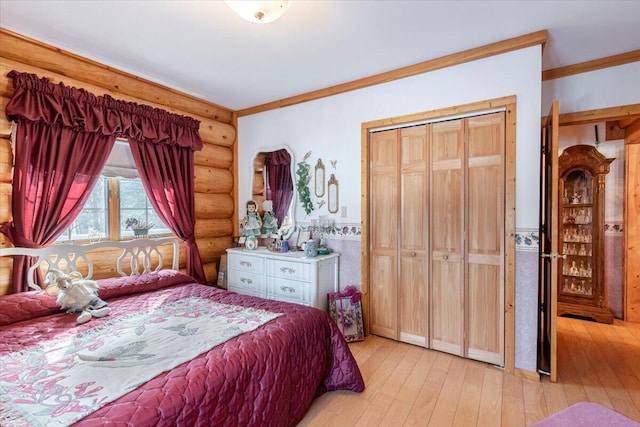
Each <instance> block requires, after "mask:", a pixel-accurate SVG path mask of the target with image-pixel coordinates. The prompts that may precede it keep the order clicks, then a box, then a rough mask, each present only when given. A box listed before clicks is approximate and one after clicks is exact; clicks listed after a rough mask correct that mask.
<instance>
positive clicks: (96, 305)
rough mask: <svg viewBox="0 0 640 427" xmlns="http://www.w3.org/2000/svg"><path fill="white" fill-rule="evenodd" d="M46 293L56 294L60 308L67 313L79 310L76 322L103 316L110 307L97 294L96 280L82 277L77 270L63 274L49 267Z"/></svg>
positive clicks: (107, 312)
mask: <svg viewBox="0 0 640 427" xmlns="http://www.w3.org/2000/svg"><path fill="white" fill-rule="evenodd" d="M45 278H46V282H47V284H48V285H47V288H46V289H45V290H46V292H47V294H48V295H52V296H57V297H58V298H57V303H58V304H60V308H62V309H63V310H65V309H66V311H67V313H74V312H80V314H79V315H78V318H77V319H76V323H78V324H79V325H80V324H83V323H86V322H88V321H89V320H91V318H92V317H104V316H106V315H107V314H109V312H110V311H111V309H110V308H109V307H107V303H106V302H105V301H103V300H102V299H100V297H99V296H98V282H96V281H94V280H88V279H83V278H82V275H81V274H80V273H78V272H77V271H73V272H71V273H69V274H65V273H63V272H61V271H60V270H55V269H49V271H48V272H47V275H46V277H45Z"/></svg>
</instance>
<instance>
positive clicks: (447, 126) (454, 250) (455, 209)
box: [429, 120, 466, 356]
mask: <svg viewBox="0 0 640 427" xmlns="http://www.w3.org/2000/svg"><path fill="white" fill-rule="evenodd" d="M431 126H432V134H431V191H430V198H429V207H430V214H431V218H430V219H431V221H430V231H429V233H430V236H431V248H430V252H431V254H430V261H431V283H430V287H431V292H430V293H431V295H430V347H431V348H433V349H436V350H441V351H445V352H447V353H452V354H456V355H458V356H463V355H464V319H465V315H464V314H465V311H464V309H465V306H464V296H465V295H464V279H465V274H464V266H465V248H464V236H463V232H464V205H465V188H464V182H465V167H464V165H465V163H466V162H465V143H464V141H465V139H464V137H465V132H464V120H451V121H446V122H440V123H433V124H432V125H431Z"/></svg>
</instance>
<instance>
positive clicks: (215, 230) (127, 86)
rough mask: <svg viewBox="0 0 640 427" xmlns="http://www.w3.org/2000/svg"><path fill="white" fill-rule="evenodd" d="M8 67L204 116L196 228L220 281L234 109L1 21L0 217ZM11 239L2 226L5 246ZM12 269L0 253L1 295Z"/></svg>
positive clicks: (7, 177)
mask: <svg viewBox="0 0 640 427" xmlns="http://www.w3.org/2000/svg"><path fill="white" fill-rule="evenodd" d="M11 70H16V71H19V72H27V73H34V74H37V75H38V76H39V77H47V78H49V79H50V80H51V81H52V82H53V83H59V82H64V84H65V85H67V86H74V87H77V88H82V89H86V90H87V91H89V92H91V93H93V94H94V95H105V94H108V95H110V96H112V97H113V98H116V99H120V100H123V101H130V102H136V103H139V104H145V105H149V106H151V107H156V108H161V109H163V110H166V111H169V112H171V113H175V114H180V115H184V116H190V117H193V118H194V119H197V120H199V121H200V137H201V138H202V141H203V143H204V147H203V149H202V150H201V151H196V152H195V156H194V162H195V192H196V194H195V206H196V227H195V234H196V241H197V244H198V248H199V249H200V254H201V256H202V262H203V264H204V270H205V273H206V275H207V282H208V283H209V284H213V283H215V282H216V280H217V271H218V270H217V265H218V262H219V259H220V255H222V254H223V253H224V252H225V249H226V248H228V247H230V246H231V243H232V236H233V233H234V208H235V202H234V196H233V195H234V194H235V191H236V189H235V182H234V173H233V164H234V153H235V147H234V145H235V143H236V128H235V124H234V114H233V111H232V110H229V109H227V108H224V107H221V106H218V105H215V104H213V103H210V102H207V101H204V100H201V99H198V98H195V97H193V96H190V95H187V94H183V93H180V92H178V91H176V90H173V89H170V88H167V87H164V86H160V85H158V84H156V83H153V82H150V81H147V80H144V79H142V78H139V77H137V76H134V75H132V74H128V73H125V72H122V71H119V70H116V69H114V68H112V67H108V66H105V65H102V64H99V63H97V62H94V61H91V60H89V59H86V58H83V57H80V56H78V55H75V54H72V53H70V52H65V51H62V50H61V49H58V48H56V47H54V46H49V45H46V44H43V43H41V42H38V41H35V40H32V39H29V38H26V37H24V36H21V35H19V34H16V33H13V32H11V31H8V30H5V29H2V28H0V109H1V110H2V113H1V114H0V223H3V222H7V221H11V219H12V216H11V189H12V185H11V184H12V182H11V181H12V168H13V154H12V150H11V143H10V134H11V124H10V123H9V121H8V119H7V117H6V115H5V114H4V112H5V107H6V105H7V103H8V102H9V99H10V98H11V95H12V94H13V82H12V80H11V79H10V78H8V77H7V74H8V73H9V72H10V71H11ZM10 246H11V244H10V243H9V241H8V240H7V239H6V238H5V236H4V235H2V234H0V247H10ZM180 252H181V254H180V255H181V256H180V267H181V269H184V268H185V254H184V247H183V245H181V251H180ZM105 255H106V254H105ZM105 258H107V257H105ZM105 264H107V263H105ZM108 264H109V265H100V263H99V262H96V265H95V267H96V274H95V278H102V277H103V276H104V277H108V276H109V275H112V265H110V264H111V263H108ZM10 277H11V258H8V257H0V295H2V294H5V293H7V292H8V290H9V289H11V283H10V280H11V279H10Z"/></svg>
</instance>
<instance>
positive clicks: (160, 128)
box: [0, 71, 204, 291]
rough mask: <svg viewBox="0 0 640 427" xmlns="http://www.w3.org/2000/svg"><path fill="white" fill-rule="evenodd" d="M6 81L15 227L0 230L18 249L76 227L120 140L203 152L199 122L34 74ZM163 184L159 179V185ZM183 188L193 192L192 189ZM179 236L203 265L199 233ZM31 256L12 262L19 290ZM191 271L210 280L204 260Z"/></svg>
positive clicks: (42, 243)
mask: <svg viewBox="0 0 640 427" xmlns="http://www.w3.org/2000/svg"><path fill="white" fill-rule="evenodd" d="M8 77H10V78H12V79H13V86H14V93H13V96H12V98H11V100H10V101H9V103H8V104H7V107H6V114H7V117H8V118H9V119H10V120H13V121H14V122H16V124H17V126H16V133H15V135H16V139H15V146H16V158H15V168H14V177H13V185H14V188H13V194H12V201H13V207H12V208H13V222H10V223H4V224H2V225H1V226H0V232H2V233H3V234H5V235H6V236H7V238H8V239H9V241H11V243H13V245H14V246H23V247H42V246H46V245H48V244H50V243H51V242H53V241H54V240H55V239H56V238H57V237H58V236H59V235H60V234H61V233H62V232H63V231H64V230H65V229H66V228H67V227H68V226H69V225H70V224H71V223H72V222H73V220H74V219H75V218H76V216H77V215H78V214H79V213H80V211H81V210H82V206H83V204H84V202H85V201H86V199H87V198H88V197H89V195H90V193H91V190H92V189H93V186H94V184H95V182H96V180H97V178H98V176H99V174H100V171H101V169H102V167H103V166H104V164H105V163H106V161H107V158H108V156H109V153H110V151H111V148H112V147H113V144H114V142H115V139H116V138H117V137H124V138H127V139H129V140H134V141H137V143H138V144H141V143H144V144H145V145H147V144H149V145H151V146H152V147H157V146H158V145H169V146H176V147H182V148H187V149H189V150H200V149H201V148H202V141H201V140H200V135H199V134H198V128H199V125H200V122H199V121H197V120H195V119H193V118H190V117H185V116H179V115H176V114H170V113H167V112H166V111H164V110H160V109H157V108H152V107H149V106H145V105H139V104H136V103H133V102H125V101H119V100H116V99H113V98H111V97H110V96H108V95H104V96H95V95H93V94H91V93H89V92H87V91H85V90H83V89H77V88H73V87H67V86H65V85H64V84H63V83H59V84H53V83H51V82H50V81H49V80H48V79H46V78H39V77H38V76H36V75H35V74H28V73H18V72H16V71H11V72H10V73H9V74H8ZM190 161H191V162H193V157H192V156H191V157H190ZM192 168H193V165H192V164H191V170H192ZM191 179H193V178H191ZM143 181H144V179H143ZM157 184H158V182H157V181H154V184H153V185H154V186H155V185H157ZM184 187H185V189H188V188H190V189H191V191H193V185H191V186H190V187H189V186H188V185H185V186H184ZM147 191H148V190H147ZM150 197H151V195H150ZM188 197H190V198H193V194H191V195H189V196H188ZM176 199H177V197H176ZM182 209H189V206H188V205H185V206H184V207H182ZM191 211H192V212H191V213H190V215H191V222H192V223H195V213H194V212H193V211H194V209H193V204H192V205H191ZM187 215H188V214H187ZM169 224H171V222H168V225H169ZM192 228H193V224H192ZM174 231H175V230H174ZM183 231H184V236H183V235H182V233H183ZM177 234H178V235H179V236H180V237H182V238H183V239H185V241H186V242H187V253H188V257H197V258H198V259H199V252H198V250H197V247H196V246H195V244H194V243H193V242H192V241H191V240H192V239H193V234H191V235H190V236H189V235H188V233H187V232H186V230H179V233H177ZM194 248H195V249H194ZM25 258H26V257H15V258H14V268H13V277H12V280H13V286H14V291H21V290H25V289H24V288H25V287H26V281H25V280H24V278H25V275H26V274H27V272H28V268H29V266H30V265H32V264H29V263H30V261H29V260H26V259H25ZM198 265H199V266H200V268H199V269H198ZM190 267H191V268H192V270H188V273H189V274H191V275H192V276H194V277H195V278H197V279H199V280H201V279H202V278H203V277H204V273H203V269H202V263H201V262H197V263H196V262H193V260H192V261H191V264H190ZM23 284H24V285H23Z"/></svg>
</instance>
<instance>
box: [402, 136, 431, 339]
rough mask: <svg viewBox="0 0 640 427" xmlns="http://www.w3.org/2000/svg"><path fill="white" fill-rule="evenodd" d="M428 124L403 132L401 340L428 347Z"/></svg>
mask: <svg viewBox="0 0 640 427" xmlns="http://www.w3.org/2000/svg"><path fill="white" fill-rule="evenodd" d="M427 129H428V125H421V126H413V127H409V128H404V129H401V130H400V131H399V132H400V242H399V245H400V251H399V255H400V264H399V268H400V275H399V277H398V281H399V289H398V291H399V294H398V314H399V319H398V321H399V328H400V338H399V339H400V341H403V342H407V343H411V344H416V345H420V346H423V347H426V346H427V345H428V341H427V324H428V316H427V313H428V304H427V278H428V269H427V265H428V263H427V245H428V225H429V210H428V205H427V201H428V189H429V186H428V160H429V145H428V141H427Z"/></svg>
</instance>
